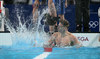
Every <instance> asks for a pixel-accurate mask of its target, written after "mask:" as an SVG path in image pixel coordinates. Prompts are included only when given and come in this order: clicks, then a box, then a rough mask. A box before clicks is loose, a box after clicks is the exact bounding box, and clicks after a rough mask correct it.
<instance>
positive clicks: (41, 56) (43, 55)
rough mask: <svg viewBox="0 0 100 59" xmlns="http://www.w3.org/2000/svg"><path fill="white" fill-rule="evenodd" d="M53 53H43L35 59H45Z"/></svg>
mask: <svg viewBox="0 0 100 59" xmlns="http://www.w3.org/2000/svg"><path fill="white" fill-rule="evenodd" d="M50 54H51V52H43V53H42V54H40V55H38V56H36V57H35V58H33V59H45V58H46V57H47V56H48V55H50Z"/></svg>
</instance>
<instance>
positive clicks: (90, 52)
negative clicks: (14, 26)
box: [0, 47, 100, 59]
mask: <svg viewBox="0 0 100 59" xmlns="http://www.w3.org/2000/svg"><path fill="white" fill-rule="evenodd" d="M0 59H100V47H97V48H89V47H81V48H57V47H55V48H53V51H52V52H44V48H41V47H31V48H21V49H20V48H19V49H14V48H1V49H0Z"/></svg>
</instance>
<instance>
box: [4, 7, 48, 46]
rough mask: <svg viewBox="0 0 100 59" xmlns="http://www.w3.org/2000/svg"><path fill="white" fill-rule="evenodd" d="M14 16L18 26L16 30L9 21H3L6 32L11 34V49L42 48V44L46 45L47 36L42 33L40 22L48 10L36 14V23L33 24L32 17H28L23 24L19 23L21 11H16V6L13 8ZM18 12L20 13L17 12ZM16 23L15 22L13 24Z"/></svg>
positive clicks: (42, 26) (42, 28) (42, 27)
mask: <svg viewBox="0 0 100 59" xmlns="http://www.w3.org/2000/svg"><path fill="white" fill-rule="evenodd" d="M14 10H15V15H16V16H17V18H16V19H17V20H18V22H19V23H18V24H17V25H16V29H15V27H14V25H12V23H11V22H10V20H8V19H5V23H6V26H7V28H8V30H9V31H10V33H11V39H12V47H14V48H23V47H33V46H34V47H43V44H46V43H47V41H48V39H49V36H48V35H47V33H45V31H44V26H45V25H42V24H41V20H42V18H43V16H44V14H45V13H47V11H48V9H44V10H43V12H42V13H41V14H40V12H38V19H37V22H36V23H33V20H34V19H33V18H32V17H31V16H32V15H30V16H29V19H27V21H25V22H24V23H22V22H21V18H22V17H21V15H22V14H23V13H20V12H22V11H24V10H23V8H22V9H21V10H19V9H17V6H16V7H15V9H14ZM19 11H20V12H19ZM29 20H31V23H30V24H28V27H27V26H26V24H27V23H28V22H29ZM15 23H16V22H15Z"/></svg>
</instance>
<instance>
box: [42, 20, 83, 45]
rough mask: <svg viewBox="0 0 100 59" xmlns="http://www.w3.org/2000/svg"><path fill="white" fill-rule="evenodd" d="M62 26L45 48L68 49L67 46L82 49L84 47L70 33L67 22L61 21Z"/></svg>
mask: <svg viewBox="0 0 100 59" xmlns="http://www.w3.org/2000/svg"><path fill="white" fill-rule="evenodd" d="M59 25H60V26H59V27H58V32H55V33H54V34H52V36H51V39H50V40H49V41H48V42H49V44H48V45H45V46H44V47H54V46H57V47H66V46H74V45H77V47H81V46H82V45H81V44H80V42H79V41H78V39H77V38H76V37H75V36H74V35H73V34H71V33H70V32H68V29H67V28H68V24H67V21H66V20H61V21H60V24H59Z"/></svg>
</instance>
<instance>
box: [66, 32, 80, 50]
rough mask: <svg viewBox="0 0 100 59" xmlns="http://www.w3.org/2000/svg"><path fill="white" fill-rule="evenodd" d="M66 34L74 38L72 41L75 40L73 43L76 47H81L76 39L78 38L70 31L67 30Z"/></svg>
mask: <svg viewBox="0 0 100 59" xmlns="http://www.w3.org/2000/svg"><path fill="white" fill-rule="evenodd" d="M67 34H69V35H71V37H73V38H74V41H75V44H74V45H76V46H77V48H79V47H82V44H81V43H80V42H79V41H78V39H77V38H76V37H75V36H74V35H73V34H71V33H70V32H67Z"/></svg>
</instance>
